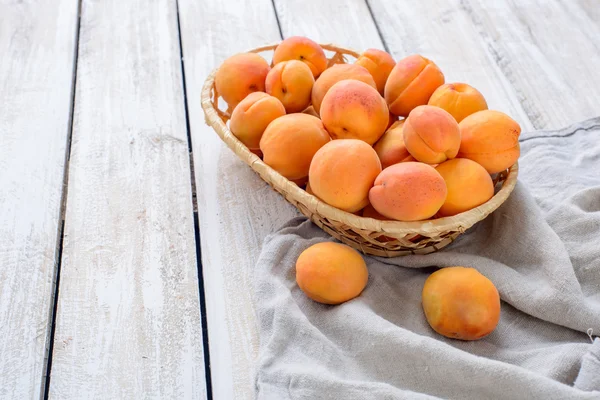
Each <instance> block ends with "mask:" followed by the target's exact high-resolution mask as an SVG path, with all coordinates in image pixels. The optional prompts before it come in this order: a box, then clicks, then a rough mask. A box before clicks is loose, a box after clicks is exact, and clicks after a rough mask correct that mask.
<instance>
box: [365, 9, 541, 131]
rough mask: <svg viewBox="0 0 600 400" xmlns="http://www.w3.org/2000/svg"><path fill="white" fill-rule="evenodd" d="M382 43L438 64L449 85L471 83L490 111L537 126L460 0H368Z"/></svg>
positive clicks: (400, 55)
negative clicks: (450, 83) (383, 41)
mask: <svg viewBox="0 0 600 400" xmlns="http://www.w3.org/2000/svg"><path fill="white" fill-rule="evenodd" d="M369 4H370V5H371V8H372V10H373V14H374V16H375V20H376V21H377V24H378V26H379V29H380V30H381V33H382V35H383V39H384V40H385V42H386V43H387V45H388V47H389V49H390V52H391V53H392V55H393V56H394V57H395V58H396V59H401V58H403V57H406V56H408V55H410V54H414V53H419V54H422V55H423V56H425V57H427V58H430V59H431V60H433V61H434V62H435V63H436V64H437V65H438V66H439V67H440V68H441V69H442V71H443V72H444V75H445V77H446V82H466V83H469V84H470V85H472V86H474V87H476V88H477V89H478V90H479V91H481V92H482V93H483V95H484V96H485V98H486V100H487V102H488V106H489V108H490V109H496V110H500V111H503V112H505V113H507V114H509V115H510V116H512V117H513V118H514V119H515V120H517V122H519V124H521V127H522V128H523V129H530V128H531V127H532V124H531V122H530V120H529V115H528V114H527V112H526V110H525V108H524V106H523V105H522V104H521V102H520V101H519V100H520V98H519V95H520V94H519V92H518V90H517V89H516V88H515V87H514V86H513V82H511V81H510V80H509V79H508V78H507V77H506V76H505V74H504V71H503V69H502V68H501V67H500V66H499V65H498V64H497V62H496V59H495V58H494V54H492V53H491V52H490V51H489V50H488V43H487V42H486V40H485V38H484V37H482V36H481V34H480V32H479V31H478V30H477V28H476V26H474V25H473V23H472V21H471V17H470V15H469V13H467V12H466V11H465V10H464V7H463V3H462V2H461V1H459V0H451V1H446V0H423V1H418V2H413V1H408V0H402V1H393V2H392V1H389V0H369Z"/></svg>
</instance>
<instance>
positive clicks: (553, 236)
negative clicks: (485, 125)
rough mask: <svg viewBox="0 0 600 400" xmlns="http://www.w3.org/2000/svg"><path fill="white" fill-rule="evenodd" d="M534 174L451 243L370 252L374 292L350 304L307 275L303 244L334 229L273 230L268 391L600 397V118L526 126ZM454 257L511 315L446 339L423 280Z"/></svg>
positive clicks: (526, 152)
mask: <svg viewBox="0 0 600 400" xmlns="http://www.w3.org/2000/svg"><path fill="white" fill-rule="evenodd" d="M520 168H521V171H520V175H519V183H518V184H517V186H516V188H515V190H514V192H513V194H512V195H511V197H510V198H509V199H508V201H507V202H506V203H505V204H504V205H503V206H502V207H501V208H499V209H498V210H497V211H496V212H495V213H494V214H492V215H491V216H490V217H488V218H487V219H486V220H484V221H483V222H481V223H479V224H478V225H476V226H475V227H474V228H473V229H472V230H471V231H470V232H467V233H466V234H464V235H462V236H461V237H460V238H459V239H458V240H457V241H456V242H455V243H453V244H452V245H450V246H449V247H447V248H446V249H444V250H442V251H439V252H437V253H433V254H429V255H412V256H406V257H398V258H391V259H388V258H377V257H365V259H366V261H367V264H368V266H369V283H368V285H367V288H366V289H365V291H364V292H363V294H362V295H361V296H360V297H358V298H356V299H354V300H352V301H350V302H347V303H345V304H343V305H341V306H336V307H332V306H325V305H321V304H317V303H315V302H313V301H311V300H308V299H307V298H306V297H305V296H304V295H303V293H302V292H301V291H300V289H299V288H298V286H297V285H296V284H295V280H294V272H295V271H294V263H295V260H296V258H297V257H298V255H299V254H300V252H301V251H302V250H304V249H305V248H307V247H308V246H310V245H311V244H314V243H317V242H320V241H324V240H332V239H331V237H329V236H327V235H326V234H325V233H323V231H321V230H320V229H318V228H317V227H316V226H314V225H313V224H311V223H310V222H309V221H306V220H304V219H301V218H298V219H295V220H292V221H290V222H289V224H288V225H287V226H286V227H284V228H283V229H282V230H281V231H279V232H277V233H275V234H273V235H271V236H270V237H268V238H267V239H266V240H265V243H264V247H263V250H262V254H261V257H260V259H259V261H258V263H257V266H256V270H255V285H254V286H255V288H254V289H255V302H256V305H257V306H256V307H257V312H258V320H259V328H260V355H259V359H258V366H257V371H258V373H257V377H256V389H257V397H258V398H259V399H288V398H289V399H292V398H293V399H317V398H318V399H399V398H427V397H428V396H433V397H440V398H461V399H464V398H467V399H487V398H507V399H531V398H544V399H567V398H569V399H579V398H581V399H600V339H595V342H594V343H593V344H592V341H591V338H590V336H588V333H586V332H592V331H593V334H592V336H595V335H597V334H598V333H599V332H600V118H597V119H593V120H588V121H585V122H583V123H581V124H578V125H575V126H571V127H569V128H567V129H564V130H560V131H547V132H531V133H525V134H523V135H522V157H521V160H520ZM450 265H467V266H473V267H476V268H478V269H479V270H480V271H481V272H482V273H483V274H484V275H486V276H487V277H488V278H490V279H491V280H492V281H493V282H494V284H495V285H496V286H497V287H498V289H499V291H500V295H501V298H502V300H503V302H502V315H501V321H500V323H499V325H498V327H497V329H496V330H495V331H494V332H493V333H492V334H491V335H489V336H488V337H486V338H484V339H482V340H480V341H476V342H463V341H457V340H451V339H446V338H443V337H441V336H440V335H437V334H436V333H434V332H433V331H432V330H431V328H430V327H429V326H428V324H427V321H426V320H425V318H424V315H423V312H422V309H421V304H420V292H421V289H422V287H423V283H424V281H425V279H426V278H427V276H428V275H429V274H430V273H431V272H432V271H433V270H435V267H444V266H450ZM402 267H404V268H402ZM594 391H595V392H594Z"/></svg>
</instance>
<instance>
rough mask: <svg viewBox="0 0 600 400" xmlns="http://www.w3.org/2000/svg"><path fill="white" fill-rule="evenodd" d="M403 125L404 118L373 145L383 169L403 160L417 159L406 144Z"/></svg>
mask: <svg viewBox="0 0 600 400" xmlns="http://www.w3.org/2000/svg"><path fill="white" fill-rule="evenodd" d="M403 125H404V120H402V121H396V122H394V124H393V125H392V126H391V127H390V128H389V129H388V130H387V131H386V132H385V133H384V134H383V136H382V137H381V139H379V140H378V141H377V143H375V145H374V146H373V148H374V149H375V152H376V153H377V155H378V156H379V160H380V161H381V168H383V169H385V168H387V167H389V166H390V165H394V164H398V163H399V162H403V161H416V160H415V158H414V157H413V156H411V155H410V153H409V152H408V150H407V149H406V146H405V145H404V137H403V134H402V126H403Z"/></svg>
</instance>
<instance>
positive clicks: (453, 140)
mask: <svg viewBox="0 0 600 400" xmlns="http://www.w3.org/2000/svg"><path fill="white" fill-rule="evenodd" d="M402 131H403V137H404V144H405V145H406V148H407V149H408V151H409V152H410V154H411V155H412V156H413V157H414V158H416V159H417V160H418V161H421V162H424V163H427V164H439V163H441V162H444V161H446V160H448V159H451V158H454V157H456V154H457V153H458V148H459V147H460V129H459V128H458V124H457V123H456V121H455V120H454V118H453V117H452V115H450V114H449V113H448V112H447V111H445V110H442V109H441V108H439V107H434V106H418V107H416V108H415V109H414V110H412V111H411V112H410V114H409V115H408V118H407V119H406V122H405V123H404V127H403V129H402Z"/></svg>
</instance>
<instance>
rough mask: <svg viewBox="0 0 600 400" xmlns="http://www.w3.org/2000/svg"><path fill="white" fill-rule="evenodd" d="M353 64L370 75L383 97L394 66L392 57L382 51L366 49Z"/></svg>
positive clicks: (394, 62)
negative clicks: (361, 67)
mask: <svg viewBox="0 0 600 400" xmlns="http://www.w3.org/2000/svg"><path fill="white" fill-rule="evenodd" d="M355 64H357V65H361V66H363V67H365V68H366V69H367V70H368V71H369V72H370V73H371V75H372V76H373V79H374V80H375V84H376V85H377V90H378V91H379V94H381V95H382V96H383V91H384V89H385V83H386V82H387V79H388V76H389V75H390V72H392V69H394V66H396V61H394V59H393V58H392V56H391V55H390V54H389V53H387V52H385V51H383V50H379V49H368V50H366V51H365V52H364V53H362V54H361V55H360V56H359V57H358V58H357V59H356V62H355Z"/></svg>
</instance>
